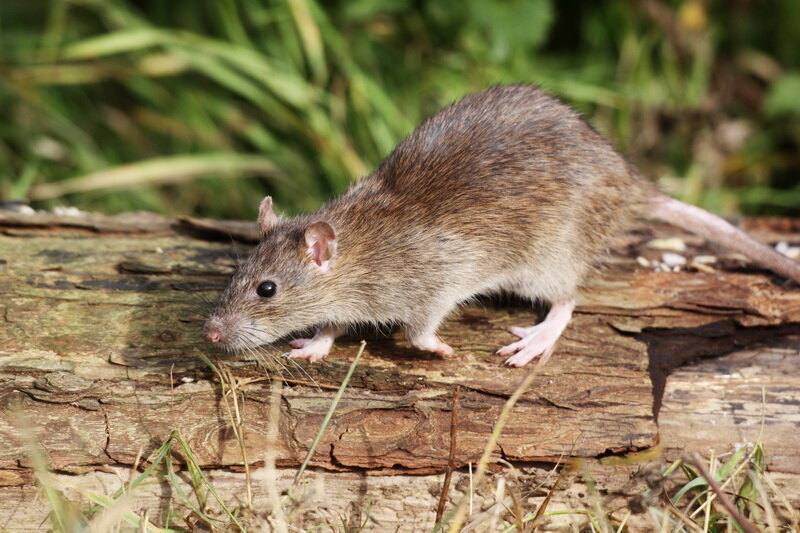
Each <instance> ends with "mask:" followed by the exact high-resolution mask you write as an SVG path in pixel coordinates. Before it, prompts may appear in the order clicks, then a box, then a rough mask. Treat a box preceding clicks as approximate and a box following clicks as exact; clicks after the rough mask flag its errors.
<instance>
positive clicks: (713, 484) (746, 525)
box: [687, 454, 759, 533]
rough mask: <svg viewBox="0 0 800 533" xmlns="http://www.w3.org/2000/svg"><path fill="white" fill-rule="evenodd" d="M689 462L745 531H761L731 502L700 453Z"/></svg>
mask: <svg viewBox="0 0 800 533" xmlns="http://www.w3.org/2000/svg"><path fill="white" fill-rule="evenodd" d="M687 462H688V463H690V464H691V465H692V466H694V467H695V468H696V469H697V471H698V472H699V473H700V475H701V476H703V477H704V478H705V479H706V481H707V482H708V486H709V487H710V488H711V490H712V491H714V494H716V496H717V499H718V500H719V502H720V504H722V507H723V508H724V509H725V511H727V513H728V514H729V515H730V516H731V518H733V519H734V520H735V521H736V522H737V523H738V524H739V526H740V527H741V528H742V529H743V530H744V531H745V533H758V532H759V529H758V527H756V525H755V524H753V523H752V522H750V520H748V519H747V518H745V517H744V516H743V515H742V513H740V512H739V510H738V509H737V508H736V506H735V505H733V502H731V500H730V498H728V496H727V495H726V494H725V493H724V492H723V491H722V488H721V487H720V485H719V483H717V480H716V479H714V476H712V475H711V474H710V473H709V471H708V468H707V467H706V465H705V463H704V462H703V460H702V458H701V457H700V456H699V455H697V454H694V455H693V456H691V457H690V458H689V459H688V460H687Z"/></svg>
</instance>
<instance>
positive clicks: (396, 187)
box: [204, 84, 800, 367]
mask: <svg viewBox="0 0 800 533" xmlns="http://www.w3.org/2000/svg"><path fill="white" fill-rule="evenodd" d="M637 216H639V217H641V216H644V217H647V218H656V219H661V220H663V221H665V222H668V223H670V224H673V225H676V226H678V227H680V228H683V229H686V230H689V231H691V232H694V233H696V234H699V235H701V236H703V237H705V238H707V239H709V240H712V241H716V242H718V243H719V244H722V245H723V246H726V247H728V248H731V249H733V250H735V251H738V252H741V253H743V254H745V255H746V256H748V257H749V258H751V259H753V260H754V261H756V262H757V263H760V264H761V265H763V266H765V267H766V268H768V269H771V270H773V271H774V272H776V273H778V274H780V275H783V276H785V277H787V278H790V279H792V280H795V281H798V282H800V265H799V264H798V263H796V262H794V261H792V260H791V259H789V258H787V257H785V256H782V255H780V254H779V253H777V252H776V251H774V250H773V249H772V248H770V247H769V246H767V245H765V244H762V243H760V242H758V241H756V240H755V239H753V238H752V237H750V236H748V235H747V234H745V233H744V232H742V231H741V230H739V229H737V228H735V227H734V226H732V225H731V224H729V223H728V222H726V221H725V220H724V219H722V218H721V217H718V216H716V215H713V214H711V213H709V212H707V211H704V210H702V209H700V208H698V207H695V206H692V205H689V204H685V203H683V202H680V201H678V200H675V199H673V198H671V197H669V196H666V195H664V194H662V193H660V192H659V191H658V189H657V188H656V187H655V185H653V184H651V183H650V182H649V181H648V180H647V179H646V178H644V177H642V176H641V175H640V174H639V173H638V172H637V171H636V170H635V169H634V168H633V167H632V166H631V165H629V164H628V163H627V162H626V160H625V159H624V158H623V157H622V156H621V155H620V154H618V153H617V152H616V151H615V150H614V148H613V147H612V146H611V144H610V143H609V142H608V141H606V140H605V139H604V138H603V137H602V136H601V135H600V134H599V133H598V132H597V131H596V130H594V129H593V128H592V127H591V126H589V125H588V123H587V122H585V121H584V120H583V119H582V118H581V117H580V116H579V114H578V113H577V112H576V111H575V110H574V109H572V108H571V107H569V106H567V105H566V104H563V103H561V102H560V101H559V100H557V99H556V98H554V97H552V96H549V95H548V94H546V93H545V92H544V91H542V90H541V89H539V88H538V87H536V86H532V85H523V84H519V85H510V86H496V87H493V88H490V89H488V90H486V91H485V92H482V93H479V94H472V95H469V96H466V97H464V98H463V99H461V100H459V101H458V102H456V103H454V104H451V105H450V106H448V107H446V108H444V109H443V110H441V111H440V112H438V113H437V114H435V115H433V116H431V117H430V118H428V119H427V120H425V121H424V122H423V123H422V124H421V125H420V126H419V127H417V128H416V129H415V130H414V131H413V132H412V133H411V134H410V135H409V136H408V137H407V138H406V139H405V140H403V141H402V142H401V143H400V144H399V145H398V146H397V147H396V148H395V149H394V151H393V152H392V153H391V154H390V155H389V156H388V157H387V158H386V159H385V160H384V161H383V162H382V163H381V164H380V165H379V166H378V167H377V169H376V170H375V171H374V172H373V173H372V174H370V175H369V176H367V177H365V178H363V179H362V180H360V181H358V182H357V183H355V184H354V185H352V186H351V187H350V188H349V189H348V190H346V191H345V192H344V193H343V194H341V195H340V196H338V197H336V198H334V199H332V200H331V201H330V202H328V203H327V204H325V205H324V206H323V207H321V208H320V209H319V210H318V211H316V212H314V213H311V214H305V215H300V216H297V217H294V218H282V217H279V216H278V215H276V213H275V211H274V209H273V205H272V199H271V198H270V197H266V198H264V199H263V200H262V201H261V204H260V208H259V215H258V224H259V228H260V231H261V237H262V238H261V241H260V243H259V244H258V245H257V246H256V247H255V248H254V250H253V251H252V253H251V254H250V255H249V257H248V258H247V259H246V260H245V261H244V262H243V264H241V265H240V266H239V268H238V269H237V270H236V272H235V273H234V275H233V277H232V279H231V281H230V284H229V285H228V287H227V288H226V289H225V290H224V291H223V292H222V294H221V295H220V296H219V299H218V300H217V302H216V304H215V307H214V309H213V311H212V313H211V315H210V316H209V318H208V319H207V321H206V323H205V325H204V332H205V335H206V337H207V338H208V339H209V340H210V341H211V342H214V343H217V344H219V345H221V346H222V347H223V348H225V349H227V350H229V351H238V350H247V349H252V348H255V347H257V346H260V345H264V344H270V343H273V342H275V341H276V340H277V339H279V338H282V337H286V336H287V335H289V334H291V333H293V332H296V331H301V330H308V329H309V328H312V327H314V328H316V333H315V334H314V336H313V337H312V338H302V339H295V340H292V341H291V343H290V344H291V346H292V348H293V349H292V350H291V351H290V352H289V353H288V355H289V356H290V357H293V358H304V359H308V360H311V361H318V360H320V359H322V358H323V357H325V356H326V355H327V354H328V353H329V351H330V348H331V346H332V345H333V341H334V339H335V338H336V337H337V336H339V335H341V334H342V333H344V332H345V331H346V330H347V329H348V328H349V327H350V326H353V325H355V324H363V323H368V324H376V325H382V326H383V325H399V326H400V327H402V328H403V330H404V331H405V335H406V337H407V338H408V340H409V342H410V343H411V344H412V345H413V346H414V347H416V348H418V349H420V350H428V351H431V352H435V353H437V354H439V355H441V356H445V357H446V356H450V355H452V354H453V349H452V348H451V347H450V346H448V345H447V344H446V343H444V342H443V341H442V340H441V339H440V338H439V337H438V336H437V335H436V331H437V329H438V327H439V325H440V324H441V322H442V320H443V319H444V318H445V317H446V316H447V315H448V314H450V313H452V312H454V310H456V309H457V308H458V306H459V305H460V304H463V303H464V302H468V301H470V300H471V299H473V298H474V297H476V296H478V295H485V294H492V293H511V294H513V295H517V296H519V297H522V298H525V299H528V300H531V301H533V302H544V303H546V304H549V311H548V312H547V314H546V316H545V318H544V319H543V320H542V321H541V322H540V323H538V324H535V325H529V326H527V327H513V328H511V329H510V332H511V333H512V334H514V335H515V336H517V337H518V338H519V340H517V341H516V342H512V343H510V344H508V345H507V346H503V347H502V348H500V349H499V350H498V351H497V353H498V354H500V355H502V356H504V357H506V359H505V363H506V364H508V365H511V366H517V367H519V366H523V365H525V364H527V363H528V362H530V361H531V360H533V359H535V358H537V357H538V358H541V360H542V362H544V361H546V360H547V359H548V358H549V356H550V354H551V353H552V352H553V349H554V347H555V345H556V342H557V341H558V339H559V337H560V336H561V334H562V332H563V331H564V329H565V328H566V327H567V324H569V322H570V319H571V317H572V312H573V309H574V308H575V295H576V292H577V291H578V289H579V287H580V286H581V285H582V283H583V282H584V281H585V280H586V279H587V277H588V276H589V275H590V274H591V272H592V270H593V269H594V268H595V265H596V264H597V261H598V258H601V257H602V256H603V254H604V253H605V251H606V250H607V248H608V246H609V243H610V240H611V238H612V237H613V236H614V235H616V234H618V233H619V232H621V231H622V230H623V229H624V228H625V227H626V226H627V225H628V224H630V223H631V222H632V219H634V218H635V217H637Z"/></svg>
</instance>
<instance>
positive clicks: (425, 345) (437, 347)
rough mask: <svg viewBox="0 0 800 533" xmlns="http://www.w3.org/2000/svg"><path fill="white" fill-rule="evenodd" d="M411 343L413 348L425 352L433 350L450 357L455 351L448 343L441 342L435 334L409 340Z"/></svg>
mask: <svg viewBox="0 0 800 533" xmlns="http://www.w3.org/2000/svg"><path fill="white" fill-rule="evenodd" d="M411 344H412V345H413V346H414V348H417V349H419V350H425V351H427V352H433V353H435V354H437V355H440V356H442V357H450V356H451V355H453V353H455V352H454V351H453V348H452V347H451V346H450V345H449V344H447V343H445V342H443V341H442V340H441V339H440V338H439V337H436V336H435V335H434V336H431V337H427V338H424V339H419V340H416V341H411Z"/></svg>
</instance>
